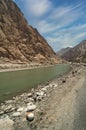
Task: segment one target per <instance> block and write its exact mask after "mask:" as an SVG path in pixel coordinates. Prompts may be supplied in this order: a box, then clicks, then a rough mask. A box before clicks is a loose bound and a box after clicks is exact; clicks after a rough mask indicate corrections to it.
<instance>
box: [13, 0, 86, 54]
mask: <svg viewBox="0 0 86 130" xmlns="http://www.w3.org/2000/svg"><path fill="white" fill-rule="evenodd" d="M14 1H15V2H16V4H17V5H18V6H19V7H20V9H21V10H22V12H23V13H24V16H25V18H26V19H27V21H28V23H29V24H30V25H32V26H33V27H34V28H37V29H38V31H39V32H40V33H41V34H42V35H43V36H44V37H45V38H46V40H47V41H48V43H49V44H50V45H51V47H53V49H54V50H55V51H58V50H59V49H61V48H64V47H68V46H75V45H76V44H78V43H79V42H80V41H82V40H84V39H86V0H14Z"/></svg>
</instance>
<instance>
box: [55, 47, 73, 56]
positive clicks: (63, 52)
mask: <svg viewBox="0 0 86 130" xmlns="http://www.w3.org/2000/svg"><path fill="white" fill-rule="evenodd" d="M70 49H71V47H66V48H63V49H61V50H60V51H58V52H57V53H56V54H57V56H59V57H61V56H62V55H64V54H65V53H66V52H67V51H69V50H70Z"/></svg>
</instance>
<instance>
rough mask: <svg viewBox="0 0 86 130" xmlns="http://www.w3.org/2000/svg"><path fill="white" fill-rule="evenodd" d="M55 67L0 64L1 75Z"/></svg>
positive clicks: (48, 65)
mask: <svg viewBox="0 0 86 130" xmlns="http://www.w3.org/2000/svg"><path fill="white" fill-rule="evenodd" d="M54 65H58V64H54ZM54 65H50V64H47V65H41V64H40V65H39V64H38V65H35V64H34V65H30V64H23V65H20V64H16V65H15V64H0V73H1V72H11V71H12V72H14V71H21V70H31V69H37V68H42V67H52V66H54ZM2 67H3V68H2Z"/></svg>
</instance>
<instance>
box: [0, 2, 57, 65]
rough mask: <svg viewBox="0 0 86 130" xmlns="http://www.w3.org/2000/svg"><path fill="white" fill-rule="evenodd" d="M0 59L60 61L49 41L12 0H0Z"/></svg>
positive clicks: (9, 60)
mask: <svg viewBox="0 0 86 130" xmlns="http://www.w3.org/2000/svg"><path fill="white" fill-rule="evenodd" d="M0 61H1V62H2V61H6V62H11V61H15V62H16V63H17V62H40V63H44V62H45V63H57V62H58V60H57V58H56V55H55V52H54V51H53V50H52V48H51V47H50V46H49V45H48V43H47V41H46V40H45V39H44V38H43V37H42V36H41V35H40V33H39V32H38V30H37V29H36V28H33V27H32V26H30V25H29V24H28V23H27V21H26V19H25V18H24V15H23V13H21V11H20V9H19V8H18V7H17V5H16V4H15V3H14V2H13V1H12V0H9V1H8V0H0Z"/></svg>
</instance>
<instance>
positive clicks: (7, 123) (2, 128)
mask: <svg viewBox="0 0 86 130" xmlns="http://www.w3.org/2000/svg"><path fill="white" fill-rule="evenodd" d="M13 124H14V122H13V121H12V120H11V119H10V118H9V117H8V116H7V117H5V118H2V119H0V130H14V128H13Z"/></svg>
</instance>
